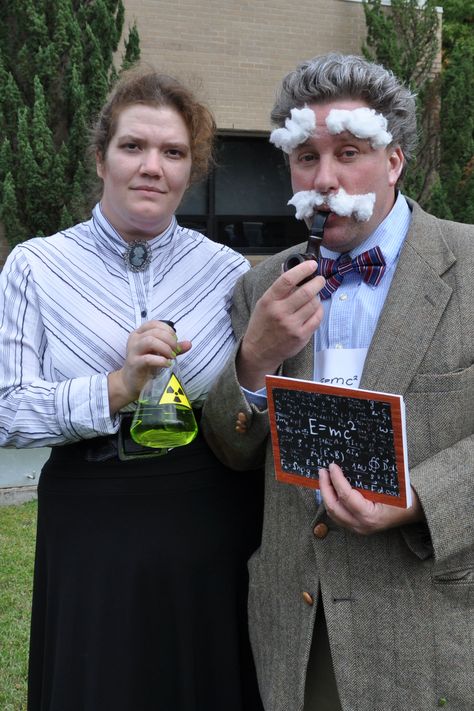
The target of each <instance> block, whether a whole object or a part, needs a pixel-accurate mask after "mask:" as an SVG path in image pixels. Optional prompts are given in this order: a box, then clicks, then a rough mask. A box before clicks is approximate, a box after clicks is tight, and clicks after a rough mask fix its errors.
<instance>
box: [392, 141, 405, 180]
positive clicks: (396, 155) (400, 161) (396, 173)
mask: <svg viewBox="0 0 474 711" xmlns="http://www.w3.org/2000/svg"><path fill="white" fill-rule="evenodd" d="M388 161H389V169H388V170H389V184H390V185H392V186H394V185H396V184H397V182H398V179H399V177H400V175H401V173H402V170H403V166H404V165H405V156H404V155H403V151H402V149H401V148H400V146H397V147H396V148H389V149H388Z"/></svg>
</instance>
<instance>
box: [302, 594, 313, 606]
mask: <svg viewBox="0 0 474 711" xmlns="http://www.w3.org/2000/svg"><path fill="white" fill-rule="evenodd" d="M301 595H302V597H303V600H304V601H305V602H306V603H307V604H308V605H312V604H313V602H314V601H313V596H312V595H310V594H309V592H306V591H305V592H302V593H301Z"/></svg>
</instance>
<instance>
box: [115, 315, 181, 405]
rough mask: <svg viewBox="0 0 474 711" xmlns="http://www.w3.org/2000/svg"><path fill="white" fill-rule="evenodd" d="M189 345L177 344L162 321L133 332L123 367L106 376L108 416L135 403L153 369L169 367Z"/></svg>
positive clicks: (147, 323) (176, 340)
mask: <svg viewBox="0 0 474 711" xmlns="http://www.w3.org/2000/svg"><path fill="white" fill-rule="evenodd" d="M191 345H192V344H191V341H178V339H177V336H176V333H175V332H174V331H173V329H172V328H171V327H170V326H168V324H166V323H163V321H147V322H146V323H143V324H142V325H141V326H140V327H139V328H137V329H136V331H132V333H131V334H130V336H129V337H128V341H127V354H126V357H125V362H124V364H123V366H122V367H121V368H120V370H117V371H115V372H113V373H110V374H109V377H108V388H109V407H110V414H111V415H113V414H115V413H116V412H118V411H119V410H120V409H121V408H122V407H123V406H124V405H128V404H129V403H130V402H133V401H134V400H136V399H137V398H138V396H139V395H140V391H141V389H142V387H143V386H144V384H145V383H146V381H147V380H148V379H149V378H150V377H151V375H152V374H153V373H154V372H155V370H156V369H157V368H165V367H167V366H169V365H170V363H171V360H172V359H173V358H175V357H176V356H177V355H178V354H180V353H186V351H189V349H190V348H191Z"/></svg>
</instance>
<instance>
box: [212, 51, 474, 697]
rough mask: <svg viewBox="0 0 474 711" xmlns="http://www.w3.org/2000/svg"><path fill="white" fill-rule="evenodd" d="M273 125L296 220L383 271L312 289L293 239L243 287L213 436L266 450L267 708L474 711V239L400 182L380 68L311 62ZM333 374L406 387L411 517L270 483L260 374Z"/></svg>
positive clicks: (250, 458) (399, 109)
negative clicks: (319, 217)
mask: <svg viewBox="0 0 474 711" xmlns="http://www.w3.org/2000/svg"><path fill="white" fill-rule="evenodd" d="M308 111H309V113H308ZM272 119H273V121H274V123H276V125H277V126H279V128H278V129H276V130H275V131H274V132H273V133H272V137H271V138H272V141H273V142H274V143H275V145H276V146H278V147H280V148H282V149H283V150H285V151H286V153H287V154H288V157H289V166H290V171H291V179H292V186H293V190H294V193H295V196H294V198H293V199H292V202H293V204H294V205H295V206H296V207H297V217H300V218H305V219H307V220H308V221H310V220H311V216H312V213H314V211H315V210H316V209H318V210H321V211H323V212H326V213H329V215H328V218H327V221H326V226H325V229H324V237H323V243H322V244H323V246H322V248H321V256H322V257H324V258H325V259H326V260H327V259H329V258H332V259H337V258H338V257H340V255H341V254H342V255H343V257H342V263H343V264H346V265H347V263H348V261H349V262H350V261H351V260H350V259H349V257H348V256H347V255H348V254H349V256H350V258H351V259H352V258H354V257H360V255H361V254H363V253H365V252H366V251H367V250H370V251H369V256H368V259H369V264H372V262H371V261H370V260H373V259H375V262H376V266H377V268H378V272H377V273H378V274H379V275H380V273H381V274H382V276H381V277H380V276H379V277H377V278H376V279H375V280H374V279H370V278H369V279H366V276H365V274H366V273H369V272H371V271H372V273H373V269H372V270H370V269H369V271H368V272H364V271H363V270H362V271H357V270H356V271H348V270H347V269H343V270H342V272H343V273H342V274H341V272H338V271H337V266H338V264H340V263H339V262H338V264H336V265H335V267H334V265H333V267H332V269H333V271H331V270H329V272H327V273H326V281H325V279H324V278H323V277H322V276H316V277H315V278H313V279H311V280H309V281H306V282H305V283H303V284H302V283H301V282H303V281H304V279H305V278H306V277H308V276H312V275H314V268H315V263H314V262H311V261H304V262H303V263H301V264H299V265H298V266H296V267H294V268H292V269H290V270H289V271H287V272H284V273H282V268H281V265H282V263H284V261H285V258H286V257H287V256H288V254H289V253H290V252H295V251H296V252H298V251H299V252H304V251H305V246H304V245H300V246H299V247H296V248H294V247H293V248H292V249H291V250H287V252H283V253H281V254H279V255H275V256H273V257H270V258H269V259H267V260H266V261H264V262H263V263H262V264H261V265H259V266H258V267H256V268H255V269H253V270H251V271H250V272H248V273H247V274H245V275H244V276H243V278H241V280H240V282H239V283H238V286H237V288H236V291H235V296H234V309H233V322H234V328H235V331H236V333H237V336H238V337H239V338H240V339H241V340H240V344H239V347H238V349H237V351H236V353H235V357H234V358H233V359H232V360H231V362H229V364H228V366H227V368H226V369H225V371H224V372H223V373H222V375H221V377H220V378H219V379H218V381H217V382H216V384H215V386H214V388H213V390H212V392H211V394H210V396H209V398H208V401H207V404H206V407H205V412H204V417H203V427H204V431H205V433H206V435H207V437H208V440H209V442H210V443H211V445H212V446H213V448H214V449H215V451H216V453H217V454H218V456H219V457H220V458H221V459H222V460H223V461H225V462H226V463H228V464H230V465H231V466H234V467H235V468H238V469H246V468H251V467H255V466H256V464H257V463H258V462H259V461H263V460H264V458H266V470H267V477H266V494H265V496H266V498H265V505H266V511H265V521H264V531H263V538H262V545H261V547H260V549H259V550H258V551H257V553H256V554H255V555H254V556H253V558H252V559H251V561H250V563H249V569H250V577H251V581H250V600H249V608H250V629H251V636H252V644H253V649H254V653H255V658H256V664H257V669H258V674H259V683H260V688H261V693H262V697H263V701H264V705H265V709H266V711H300V710H301V709H303V708H304V710H305V711H337V710H338V709H342V710H343V711H400V709H410V711H427V710H428V709H436V708H438V707H442V706H446V708H449V709H451V710H452V711H470V710H472V704H473V703H474V702H473V700H474V664H473V655H474V651H473V647H474V644H473V640H474V622H473V606H474V525H473V522H474V517H473V511H474V500H473V490H474V472H473V467H474V464H473V462H474V436H473V431H474V365H473V363H474V299H473V295H474V294H473V287H472V284H473V279H474V228H473V227H471V226H467V225H460V224H456V223H453V222H446V221H442V220H438V219H436V218H434V217H432V216H430V215H428V214H427V213H425V212H424V211H423V210H422V209H421V208H420V207H419V206H418V205H417V204H416V203H414V202H412V201H409V200H407V199H406V198H405V197H404V196H403V195H401V194H400V193H399V192H398V191H397V184H398V181H399V179H400V177H401V175H402V173H403V171H404V169H405V165H406V161H407V160H408V159H409V158H410V157H411V154H412V152H413V149H414V146H415V142H416V120H415V102H414V97H413V95H412V94H411V93H410V92H409V91H408V90H407V89H406V88H405V87H403V86H402V85H400V83H399V82H398V81H397V80H396V78H395V77H394V76H393V75H392V74H391V73H389V72H387V71H386V70H385V69H383V68H382V67H380V66H378V65H375V64H371V63H368V62H366V61H364V60H362V59H360V58H358V57H353V56H343V55H333V54H331V55H327V56H323V57H316V58H315V59H312V60H310V61H308V62H304V63H303V64H301V65H300V66H298V67H297V69H296V70H295V71H293V72H291V73H290V74H289V75H288V76H287V77H285V79H284V80H283V83H282V86H281V88H280V92H279V95H278V97H277V100H276V104H275V107H274V109H273V112H272ZM374 255H375V256H374ZM365 259H366V257H365V255H364V257H362V258H361V259H360V260H358V261H359V262H364V261H365ZM320 261H321V262H324V260H320ZM328 264H329V265H330V262H328ZM379 267H382V268H381V269H379ZM334 268H335V269H336V271H335V272H334ZM357 268H358V267H356V269H357ZM335 370H336V371H337V372H338V373H341V372H342V373H349V374H350V375H351V376H353V375H354V374H355V375H356V376H357V378H356V379H357V380H358V382H359V383H360V386H361V387H362V388H365V389H369V390H379V391H383V392H394V393H400V394H402V395H403V396H404V399H405V403H406V413H407V438H408V457H409V466H410V478H411V483H412V494H413V504H412V506H411V507H410V508H409V509H400V508H396V507H392V506H387V505H383V504H374V503H372V502H370V501H368V500H367V499H365V498H364V497H363V496H362V495H361V494H360V493H359V492H357V491H355V490H354V489H352V488H351V487H350V486H349V484H348V482H347V481H346V479H345V477H344V474H343V471H342V470H341V469H340V468H339V467H338V466H337V465H336V464H331V465H330V466H329V470H321V471H320V473H319V479H320V496H319V497H316V496H315V494H314V492H313V491H312V490H309V489H307V488H304V487H299V486H294V485H289V484H283V483H280V482H277V481H275V478H274V469H273V459H272V454H271V445H270V441H269V440H270V438H269V422H268V416H267V411H266V407H265V397H264V391H263V394H262V388H264V384H265V382H264V378H265V374H267V373H275V372H279V373H281V374H283V375H286V376H290V377H297V378H303V379H318V380H319V379H323V378H325V377H327V376H328V375H329V377H330V376H331V373H333V372H335Z"/></svg>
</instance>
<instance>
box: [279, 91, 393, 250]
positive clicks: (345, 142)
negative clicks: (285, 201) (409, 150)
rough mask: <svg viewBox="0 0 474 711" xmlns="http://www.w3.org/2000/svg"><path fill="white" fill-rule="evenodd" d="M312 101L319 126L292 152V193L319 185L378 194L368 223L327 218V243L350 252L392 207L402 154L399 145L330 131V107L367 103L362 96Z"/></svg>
mask: <svg viewBox="0 0 474 711" xmlns="http://www.w3.org/2000/svg"><path fill="white" fill-rule="evenodd" d="M308 106H309V108H310V109H311V110H312V111H314V113H315V115H316V130H315V132H314V134H313V135H311V136H310V137H309V138H308V139H307V140H306V141H305V143H302V144H300V145H299V146H297V147H296V148H295V149H294V150H293V151H292V152H291V154H290V170H291V183H292V187H293V192H294V193H297V192H299V191H302V190H316V191H317V192H318V193H321V194H322V195H327V196H329V195H331V194H335V193H337V191H338V190H339V189H340V188H343V189H344V190H345V191H346V193H348V194H349V195H365V194H367V193H375V196H376V199H375V205H374V209H373V213H372V216H371V217H370V218H369V219H368V220H367V221H366V222H360V221H357V220H356V218H355V217H354V216H350V217H341V216H339V215H336V214H335V213H332V214H331V215H330V216H329V218H328V220H327V222H326V227H325V230H324V240H323V245H324V246H325V247H327V248H328V249H330V250H333V251H335V252H349V251H351V250H352V249H354V248H355V247H358V246H359V245H360V244H362V243H363V242H364V241H365V239H367V237H368V236H369V235H370V234H371V233H372V232H373V231H374V229H375V228H376V227H377V226H378V225H379V224H380V223H381V222H382V220H384V219H385V217H386V216H387V215H388V213H389V212H390V210H391V209H392V207H393V204H394V201H395V185H396V183H397V180H398V178H399V176H400V173H401V171H402V168H403V153H402V151H401V149H400V148H390V147H387V148H385V147H383V148H372V146H371V145H370V142H369V140H367V139H361V138H356V137H355V136H354V135H352V134H351V133H349V132H348V131H344V132H343V133H338V134H331V133H329V130H328V127H327V126H326V117H327V116H328V114H329V112H330V111H331V110H332V109H347V110H353V109H357V108H361V107H367V104H366V103H364V102H363V101H362V100H357V99H340V100H337V101H331V102H328V103H324V104H315V103H314V104H308ZM321 209H322V210H324V209H327V207H326V208H325V206H322V207H321Z"/></svg>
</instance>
